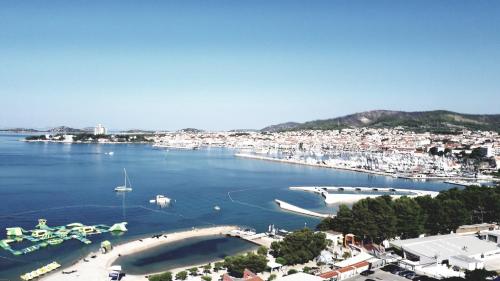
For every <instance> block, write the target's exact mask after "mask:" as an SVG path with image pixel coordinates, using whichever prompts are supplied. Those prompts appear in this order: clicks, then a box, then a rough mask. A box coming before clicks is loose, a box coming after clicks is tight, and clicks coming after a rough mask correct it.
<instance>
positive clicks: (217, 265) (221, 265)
mask: <svg viewBox="0 0 500 281" xmlns="http://www.w3.org/2000/svg"><path fill="white" fill-rule="evenodd" d="M223 268H224V262H220V261H218V262H216V263H214V271H215V272H218V271H219V270H221V269H223Z"/></svg>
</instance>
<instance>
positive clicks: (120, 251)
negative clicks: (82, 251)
mask: <svg viewBox="0 0 500 281" xmlns="http://www.w3.org/2000/svg"><path fill="white" fill-rule="evenodd" d="M238 228H239V227H237V226H234V225H224V226H214V227H206V228H193V229H191V230H184V231H178V232H171V233H168V232H166V233H162V234H161V236H160V237H158V238H152V237H148V238H144V239H137V240H133V241H129V242H125V243H123V244H118V245H116V246H114V247H113V249H112V250H111V251H110V252H108V253H106V254H103V253H101V252H97V253H96V252H91V253H89V254H88V255H87V256H86V257H85V258H83V259H81V260H79V261H78V262H76V263H75V264H73V265H70V266H66V267H64V268H61V269H60V270H57V271H54V272H52V273H50V274H48V275H46V276H44V277H41V278H40V279H39V280H40V281H66V280H78V281H80V280H81V281H88V280H96V281H98V280H107V279H106V278H107V276H108V273H109V267H111V266H112V264H113V263H114V262H115V261H116V260H117V259H118V258H119V257H120V256H122V255H132V254H135V253H137V252H141V251H144V250H148V249H150V248H154V247H157V246H161V245H166V244H170V243H173V242H176V241H179V240H183V239H187V238H193V237H203V236H211V235H223V234H225V233H227V232H229V231H231V230H235V229H238ZM93 255H95V256H96V257H95V258H91V256H93ZM191 267H194V265H192V266H189V267H187V268H191ZM73 270H76V272H74V273H72V274H62V272H63V271H65V272H68V271H73ZM173 270H178V269H177V268H176V269H173ZM173 270H170V271H173ZM153 274H156V273H148V274H144V275H129V274H127V275H126V276H125V277H124V278H122V280H127V281H128V280H130V281H135V280H142V281H143V280H145V276H147V275H153Z"/></svg>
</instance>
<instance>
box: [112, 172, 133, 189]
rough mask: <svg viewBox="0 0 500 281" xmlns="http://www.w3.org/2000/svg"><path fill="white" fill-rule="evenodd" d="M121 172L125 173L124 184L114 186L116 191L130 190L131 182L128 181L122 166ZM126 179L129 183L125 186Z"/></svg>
mask: <svg viewBox="0 0 500 281" xmlns="http://www.w3.org/2000/svg"><path fill="white" fill-rule="evenodd" d="M123 172H124V173H125V184H124V185H120V186H117V187H115V191H116V192H123V191H132V184H131V183H130V179H129V178H128V176H127V170H125V168H123ZM127 180H128V184H129V185H128V186H127Z"/></svg>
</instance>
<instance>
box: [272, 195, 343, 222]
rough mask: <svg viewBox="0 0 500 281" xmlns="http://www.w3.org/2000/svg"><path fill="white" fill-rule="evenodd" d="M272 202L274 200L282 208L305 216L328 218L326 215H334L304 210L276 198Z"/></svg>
mask: <svg viewBox="0 0 500 281" xmlns="http://www.w3.org/2000/svg"><path fill="white" fill-rule="evenodd" d="M274 202H276V204H278V206H279V207H280V208H281V209H283V210H287V211H290V212H294V213H298V214H302V215H306V216H311V217H316V218H328V217H333V216H334V215H329V214H321V213H317V212H313V211H309V210H306V209H304V208H301V207H297V206H295V205H292V204H290V203H287V202H285V201H281V200H278V199H275V200H274Z"/></svg>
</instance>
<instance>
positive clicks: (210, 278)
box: [201, 276, 212, 281]
mask: <svg viewBox="0 0 500 281" xmlns="http://www.w3.org/2000/svg"><path fill="white" fill-rule="evenodd" d="M201 279H202V280H204V281H212V277H211V276H202V277H201Z"/></svg>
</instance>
